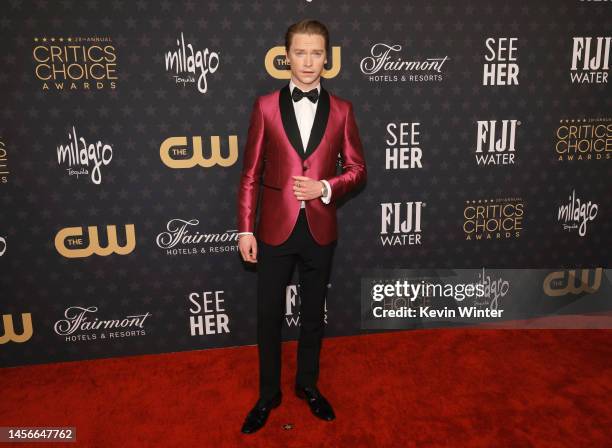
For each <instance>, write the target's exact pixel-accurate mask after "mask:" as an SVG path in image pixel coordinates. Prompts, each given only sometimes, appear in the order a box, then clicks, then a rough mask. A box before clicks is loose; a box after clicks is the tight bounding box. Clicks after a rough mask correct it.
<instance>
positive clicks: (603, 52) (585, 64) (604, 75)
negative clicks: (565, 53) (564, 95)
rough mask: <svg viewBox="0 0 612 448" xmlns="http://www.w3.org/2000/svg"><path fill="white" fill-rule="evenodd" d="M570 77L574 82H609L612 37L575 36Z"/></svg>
mask: <svg viewBox="0 0 612 448" xmlns="http://www.w3.org/2000/svg"><path fill="white" fill-rule="evenodd" d="M572 39H573V45H572V65H571V68H570V79H571V80H572V83H574V84H607V83H608V75H609V71H610V41H611V40H612V37H573V38H572Z"/></svg>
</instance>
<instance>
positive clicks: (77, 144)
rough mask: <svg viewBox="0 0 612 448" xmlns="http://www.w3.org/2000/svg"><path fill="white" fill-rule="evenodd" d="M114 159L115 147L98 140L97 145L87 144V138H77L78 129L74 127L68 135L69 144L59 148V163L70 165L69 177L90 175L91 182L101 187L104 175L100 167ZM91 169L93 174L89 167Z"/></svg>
mask: <svg viewBox="0 0 612 448" xmlns="http://www.w3.org/2000/svg"><path fill="white" fill-rule="evenodd" d="M112 159H113V147H112V146H111V145H109V144H108V143H102V142H101V141H100V140H98V141H97V142H95V143H87V141H86V140H85V138H83V137H77V133H76V129H75V128H74V126H72V132H71V133H69V134H68V143H66V144H64V145H59V146H58V147H57V163H59V164H60V165H68V168H66V171H67V172H68V175H69V176H76V177H77V179H78V178H79V176H81V175H90V177H91V181H92V182H93V183H94V184H96V185H100V183H101V182H102V173H101V170H100V167H101V166H102V165H104V166H106V165H108V164H109V163H110V162H111V160H112ZM90 165H91V166H93V167H92V168H91V174H90V172H89V167H90Z"/></svg>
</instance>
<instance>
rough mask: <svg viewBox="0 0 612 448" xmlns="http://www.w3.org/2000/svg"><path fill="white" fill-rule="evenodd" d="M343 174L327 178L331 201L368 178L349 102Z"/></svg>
mask: <svg viewBox="0 0 612 448" xmlns="http://www.w3.org/2000/svg"><path fill="white" fill-rule="evenodd" d="M341 154H342V160H343V164H342V174H340V175H338V176H334V177H332V178H331V179H327V181H328V182H329V184H330V186H331V192H332V194H331V201H336V200H338V199H339V198H340V197H342V196H344V195H345V194H346V193H348V192H349V191H351V190H352V189H353V188H355V187H356V186H358V185H359V184H360V183H362V182H364V181H365V180H366V178H367V169H366V163H365V159H364V157H363V147H362V145H361V139H360V138H359V130H358V129H357V123H356V122H355V116H354V114H353V104H352V103H351V102H349V105H348V108H347V114H346V120H345V122H344V138H343V142H342V148H341Z"/></svg>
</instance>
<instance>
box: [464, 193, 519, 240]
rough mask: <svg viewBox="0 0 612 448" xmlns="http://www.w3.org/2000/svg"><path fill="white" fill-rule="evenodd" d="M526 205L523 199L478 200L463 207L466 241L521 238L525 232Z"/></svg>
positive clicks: (470, 201) (471, 201) (467, 202)
mask: <svg viewBox="0 0 612 448" xmlns="http://www.w3.org/2000/svg"><path fill="white" fill-rule="evenodd" d="M524 210H525V204H524V201H523V200H522V199H521V198H502V199H476V200H469V201H466V202H465V205H464V207H463V232H464V235H465V239H466V240H469V241H472V240H493V239H495V240H501V239H510V238H519V237H520V236H521V231H522V230H523V216H524Z"/></svg>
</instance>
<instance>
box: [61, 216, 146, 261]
mask: <svg viewBox="0 0 612 448" xmlns="http://www.w3.org/2000/svg"><path fill="white" fill-rule="evenodd" d="M87 233H88V236H89V245H88V246H87V247H83V248H79V249H73V248H68V247H66V243H68V244H69V245H70V246H72V245H75V246H81V245H82V244H83V238H82V236H83V228H82V227H66V228H65V229H62V230H60V231H59V232H57V235H55V248H56V249H57V251H58V252H59V253H60V254H61V255H63V256H64V257H67V258H83V257H89V256H90V255H92V254H97V255H100V256H103V257H105V256H107V255H110V254H112V253H116V254H119V255H127V254H129V253H130V252H132V251H133V250H134V248H135V247H136V232H135V231H134V224H126V225H125V239H126V243H125V246H119V244H117V228H116V226H114V225H108V226H106V234H107V237H108V245H107V246H106V247H101V246H100V240H99V238H98V228H97V227H96V226H88V227H87Z"/></svg>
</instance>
